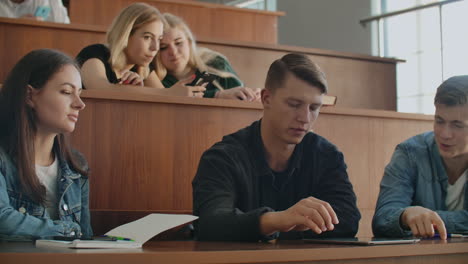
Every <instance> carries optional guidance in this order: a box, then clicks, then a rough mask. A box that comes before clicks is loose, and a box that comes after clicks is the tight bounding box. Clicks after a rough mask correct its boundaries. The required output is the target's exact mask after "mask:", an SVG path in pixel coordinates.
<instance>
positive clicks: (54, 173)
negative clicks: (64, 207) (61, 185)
mask: <svg viewBox="0 0 468 264" xmlns="http://www.w3.org/2000/svg"><path fill="white" fill-rule="evenodd" d="M57 160H58V159H57V158H55V160H54V162H53V163H52V165H50V166H45V167H44V166H39V165H36V174H37V177H38V178H39V181H40V182H41V183H42V185H44V186H45V188H46V201H47V206H46V210H47V212H48V213H49V216H50V218H51V219H54V220H57V219H59V213H58V206H59V205H58V189H57V181H58V179H57V178H58V161H57Z"/></svg>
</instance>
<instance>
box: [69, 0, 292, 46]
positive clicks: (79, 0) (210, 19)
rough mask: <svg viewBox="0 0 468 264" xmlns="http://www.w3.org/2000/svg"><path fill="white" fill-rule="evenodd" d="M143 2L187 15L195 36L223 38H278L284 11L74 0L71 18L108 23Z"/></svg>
mask: <svg viewBox="0 0 468 264" xmlns="http://www.w3.org/2000/svg"><path fill="white" fill-rule="evenodd" d="M134 2H144V3H147V4H150V5H153V6H155V7H156V8H158V9H159V10H160V11H161V12H162V13H165V12H169V13H173V14H174V15H177V16H180V17H182V18H184V20H186V21H187V23H188V24H189V26H190V28H191V30H192V31H193V32H194V34H195V36H197V37H201V38H207V37H208V38H210V37H211V38H220V39H224V40H236V41H254V42H260V43H270V44H276V43H277V42H278V33H277V31H278V30H277V27H278V16H281V15H283V14H284V13H282V12H269V11H257V10H252V9H243V8H235V7H228V6H224V5H219V4H210V3H201V2H195V1H190V2H186V1H167V0H152V1H135V0H99V1H95V0H71V1H70V9H69V13H70V20H71V22H72V23H74V24H89V25H100V26H106V27H107V26H109V25H110V24H111V23H112V21H113V19H114V18H115V17H116V16H117V15H118V13H119V12H120V10H122V9H123V8H125V7H127V6H129V5H130V4H132V3H134Z"/></svg>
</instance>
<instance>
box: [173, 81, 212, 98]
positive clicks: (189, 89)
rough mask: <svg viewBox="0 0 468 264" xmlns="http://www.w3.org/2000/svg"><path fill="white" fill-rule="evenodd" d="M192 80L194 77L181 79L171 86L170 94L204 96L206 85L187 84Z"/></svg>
mask: <svg viewBox="0 0 468 264" xmlns="http://www.w3.org/2000/svg"><path fill="white" fill-rule="evenodd" d="M191 81H192V78H189V79H186V80H181V81H178V82H177V83H175V84H174V85H172V86H171V87H170V88H169V91H170V95H175V96H189V97H203V95H204V94H205V90H206V88H205V87H204V86H189V85H186V84H188V83H190V82H191Z"/></svg>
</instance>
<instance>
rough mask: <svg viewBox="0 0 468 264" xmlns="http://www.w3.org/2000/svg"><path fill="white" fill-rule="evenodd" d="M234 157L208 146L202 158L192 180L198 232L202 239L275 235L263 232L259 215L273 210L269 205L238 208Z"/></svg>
mask: <svg viewBox="0 0 468 264" xmlns="http://www.w3.org/2000/svg"><path fill="white" fill-rule="evenodd" d="M236 164H238V162H237V161H234V160H233V159H232V158H231V157H230V155H229V154H227V153H226V152H224V151H217V150H208V151H207V152H205V153H204V154H203V156H202V158H201V160H200V164H199V166H198V171H197V174H196V176H195V178H194V180H193V182H192V186H193V210H194V214H195V215H197V216H199V219H198V221H196V222H195V232H196V236H197V239H199V240H211V241H216V240H217V241H259V240H269V239H274V238H275V237H276V236H277V235H278V234H277V233H276V234H274V235H273V236H271V237H265V236H263V235H262V234H261V233H260V222H259V220H260V216H261V215H262V214H264V213H266V212H269V211H273V210H272V209H271V208H268V207H261V208H256V209H253V210H251V211H248V212H244V211H242V210H240V209H239V208H236V199H237V198H236V197H237V195H238V194H237V193H236V179H235V178H236V176H238V175H240V172H239V170H238V169H237V168H236V167H237V165H236Z"/></svg>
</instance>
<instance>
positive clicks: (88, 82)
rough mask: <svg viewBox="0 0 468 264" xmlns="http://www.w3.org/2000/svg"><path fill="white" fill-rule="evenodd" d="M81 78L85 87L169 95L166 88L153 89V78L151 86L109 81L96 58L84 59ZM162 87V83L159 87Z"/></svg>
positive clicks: (102, 64)
mask: <svg viewBox="0 0 468 264" xmlns="http://www.w3.org/2000/svg"><path fill="white" fill-rule="evenodd" d="M81 78H82V82H83V86H84V87H86V89H101V90H111V91H123V92H134V93H143V94H152V95H169V92H168V91H167V89H155V88H156V87H154V86H153V85H157V84H156V83H155V82H156V81H155V80H151V81H150V85H151V86H153V87H147V86H143V87H142V86H139V85H121V84H114V83H110V82H109V80H108V79H107V76H106V69H105V66H104V63H102V61H100V60H99V59H96V58H91V59H88V60H86V61H85V62H84V63H83V65H82V66H81ZM160 88H162V85H161V87H160Z"/></svg>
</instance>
